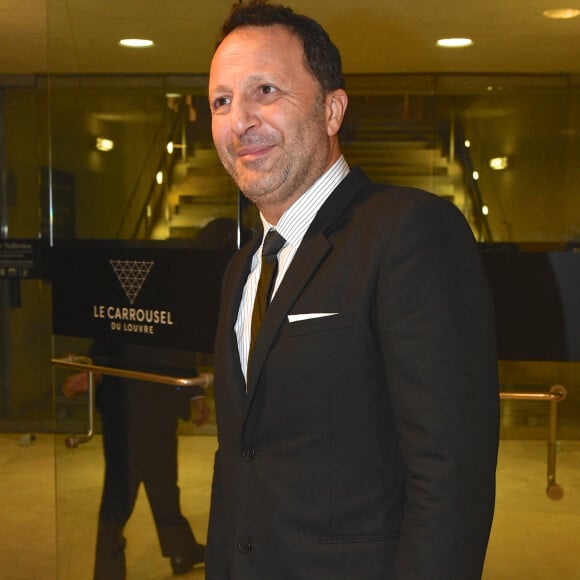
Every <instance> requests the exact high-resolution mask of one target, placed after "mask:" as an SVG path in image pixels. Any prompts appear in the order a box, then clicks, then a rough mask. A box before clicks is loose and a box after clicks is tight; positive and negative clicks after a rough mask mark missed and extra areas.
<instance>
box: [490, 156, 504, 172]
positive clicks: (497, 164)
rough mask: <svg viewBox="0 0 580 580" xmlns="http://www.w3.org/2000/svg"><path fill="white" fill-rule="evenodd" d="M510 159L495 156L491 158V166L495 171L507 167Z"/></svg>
mask: <svg viewBox="0 0 580 580" xmlns="http://www.w3.org/2000/svg"><path fill="white" fill-rule="evenodd" d="M508 165H509V161H508V158H507V157H493V158H491V159H490V160H489V166H490V167H491V168H492V169H493V170H495V171H503V170H504V169H507V168H508Z"/></svg>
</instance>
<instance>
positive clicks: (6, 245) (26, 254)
mask: <svg viewBox="0 0 580 580" xmlns="http://www.w3.org/2000/svg"><path fill="white" fill-rule="evenodd" d="M43 247H44V242H43V241H42V240H40V239H17V238H4V239H0V278H17V279H25V278H42V277H43V276H42V263H43V260H42V255H43Z"/></svg>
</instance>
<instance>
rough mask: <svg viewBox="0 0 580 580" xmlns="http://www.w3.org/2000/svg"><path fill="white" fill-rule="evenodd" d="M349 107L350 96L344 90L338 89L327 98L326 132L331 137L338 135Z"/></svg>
mask: <svg viewBox="0 0 580 580" xmlns="http://www.w3.org/2000/svg"><path fill="white" fill-rule="evenodd" d="M347 106H348V95H347V94H346V92H345V91H344V90H343V89H336V90H335V91H332V92H331V93H328V95H327V96H326V114H327V117H326V119H327V120H326V131H327V133H328V136H329V137H333V136H334V135H336V134H337V133H338V131H339V130H340V127H341V125H342V121H343V119H344V115H345V113H346V108H347Z"/></svg>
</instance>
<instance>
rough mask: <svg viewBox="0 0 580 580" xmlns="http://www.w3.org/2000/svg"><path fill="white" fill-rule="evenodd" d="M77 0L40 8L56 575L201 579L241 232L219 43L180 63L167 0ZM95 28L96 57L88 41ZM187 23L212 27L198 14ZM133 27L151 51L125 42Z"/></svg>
mask: <svg viewBox="0 0 580 580" xmlns="http://www.w3.org/2000/svg"><path fill="white" fill-rule="evenodd" d="M82 4H83V5H82V6H81V5H80V4H75V5H72V6H71V5H69V6H64V5H62V3H61V2H58V1H56V0H55V1H51V0H49V2H48V9H49V10H48V33H49V34H48V38H49V68H50V74H49V76H48V83H47V91H48V95H49V98H48V101H49V105H48V119H49V123H48V125H49V148H48V149H49V155H48V158H49V162H48V163H47V164H46V167H45V168H44V169H43V171H42V174H41V181H42V184H41V192H42V201H43V203H42V211H41V214H42V215H41V228H42V235H43V238H44V239H46V240H48V241H49V246H50V257H51V261H50V269H51V284H52V297H51V312H52V357H51V360H52V367H53V371H52V374H53V385H54V426H55V433H56V439H55V457H56V467H55V473H56V525H57V535H56V536H57V537H56V541H57V577H58V578H59V579H71V580H73V579H79V580H81V579H82V580H85V579H87V578H92V577H94V578H104V577H106V578H108V579H109V580H110V579H113V578H115V579H116V578H125V577H126V578H135V579H137V578H139V579H147V578H151V579H154V578H167V577H170V576H171V575H172V574H173V573H184V572H188V571H190V570H193V573H192V575H191V576H189V577H192V578H203V577H204V573H203V568H202V567H199V566H197V564H198V561H200V560H202V558H203V548H202V547H201V546H203V545H204V544H205V541H206V529H207V520H208V512H209V496H210V483H211V474H212V469H213V454H214V452H215V448H216V436H215V435H216V433H215V419H214V414H213V396H212V385H211V378H212V373H213V366H212V353H211V350H212V343H213V333H214V330H215V323H216V316H217V309H218V302H219V286H220V280H221V273H222V271H223V268H224V266H225V263H226V262H227V260H228V258H229V256H230V255H231V253H232V252H233V250H234V249H235V247H236V246H237V243H238V192H237V190H236V188H235V186H234V184H233V183H232V182H231V181H230V179H229V177H228V176H227V174H226V173H225V172H224V170H223V169H222V168H221V165H220V163H219V160H218V158H217V155H216V154H215V152H214V149H213V146H212V143H211V135H210V118H209V111H208V107H207V97H206V94H205V87H206V83H207V80H206V70H205V68H206V66H207V65H206V64H204V65H200V64H196V61H198V62H203V63H207V62H209V58H210V51H211V47H212V42H208V43H207V45H206V46H205V47H204V49H203V54H197V53H196V56H195V58H193V57H192V65H193V68H192V69H190V70H189V71H188V72H187V73H185V72H177V73H175V71H176V70H178V69H179V66H181V65H179V64H178V61H182V60H183V59H181V58H180V59H177V58H175V59H172V58H171V56H172V53H173V54H175V51H178V50H185V48H184V46H183V39H182V38H179V36H178V35H177V32H179V31H180V32H181V34H182V35H186V34H187V32H188V31H187V30H186V28H179V30H178V28H175V24H176V22H177V21H178V20H179V22H184V15H183V14H179V15H178V14H171V10H172V8H171V7H170V5H167V3H162V2H149V3H145V4H146V5H144V6H143V10H142V13H141V14H135V13H134V12H132V13H131V14H124V10H123V5H122V4H121V5H119V4H118V3H113V2H99V3H88V4H86V5H85V3H82ZM214 4H215V3H214ZM218 4H219V3H218ZM227 6H228V5H227V4H226V3H224V4H223V6H220V7H219V8H216V9H214V12H215V13H216V14H219V17H220V18H221V16H222V15H223V14H225V12H226V11H227ZM202 13H203V11H201V12H200V14H202ZM208 18H209V17H208ZM210 20H211V19H210ZM89 22H90V23H91V26H88V24H87V23H89ZM98 22H101V23H102V25H103V28H102V31H101V35H102V36H103V37H105V38H107V42H101V41H99V45H100V46H104V47H105V48H102V50H103V52H102V53H98V51H97V50H96V49H95V50H91V49H90V39H87V38H86V35H87V34H89V33H90V31H93V33H94V30H95V28H96V27H95V23H98ZM189 26H190V27H191V30H190V31H189V32H194V31H195V30H196V29H199V28H201V29H203V28H205V27H208V28H209V29H211V36H212V37H213V35H214V34H215V31H216V30H217V28H216V25H214V24H213V22H209V21H208V22H203V19H200V18H197V19H196V20H195V22H190V23H189ZM168 28H170V29H171V30H172V31H173V32H175V33H176V34H175V35H172V34H168ZM136 31H140V33H141V34H145V32H147V35H146V38H149V37H151V40H153V42H154V45H153V46H152V47H149V48H126V47H123V46H120V45H119V40H120V39H121V38H123V37H124V36H128V37H134V36H135V32H136ZM188 38H189V37H188ZM101 40H102V39H101ZM168 40H169V41H171V42H173V46H167V43H168ZM147 51H149V52H147ZM198 52H199V51H198ZM174 67H175V68H174ZM167 71H169V72H171V74H169V73H168V72H167ZM191 71H193V72H191Z"/></svg>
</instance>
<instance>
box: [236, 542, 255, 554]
mask: <svg viewBox="0 0 580 580" xmlns="http://www.w3.org/2000/svg"><path fill="white" fill-rule="evenodd" d="M251 549H252V543H251V542H250V540H248V539H243V540H240V541H239V542H238V550H239V551H240V552H243V553H246V552H249V551H250V550H251Z"/></svg>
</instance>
